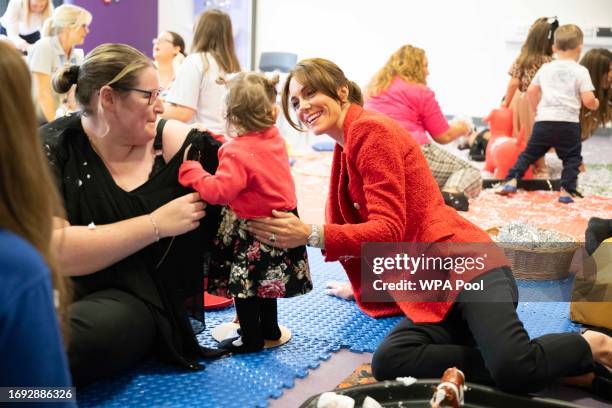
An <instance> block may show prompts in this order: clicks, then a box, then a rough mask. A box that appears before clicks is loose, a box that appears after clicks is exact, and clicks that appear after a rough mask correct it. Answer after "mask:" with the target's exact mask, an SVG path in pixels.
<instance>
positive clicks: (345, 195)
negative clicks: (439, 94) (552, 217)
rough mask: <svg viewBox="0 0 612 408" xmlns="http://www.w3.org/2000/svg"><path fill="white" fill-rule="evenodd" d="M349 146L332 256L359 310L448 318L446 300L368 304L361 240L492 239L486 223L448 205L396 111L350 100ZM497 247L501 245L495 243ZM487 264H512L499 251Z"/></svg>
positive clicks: (335, 202) (339, 156) (332, 200)
mask: <svg viewBox="0 0 612 408" xmlns="http://www.w3.org/2000/svg"><path fill="white" fill-rule="evenodd" d="M343 127H344V147H342V146H340V145H338V144H337V145H336V147H335V150H334V157H333V162H332V169H331V178H330V188H329V196H328V199H327V207H326V221H327V223H326V224H325V229H324V233H325V257H326V260H327V261H340V263H341V264H342V265H343V267H344V269H345V271H346V273H347V275H348V277H349V280H350V282H351V285H352V287H353V291H354V294H355V299H356V301H357V303H358V304H359V306H360V308H361V309H362V310H363V311H364V312H365V313H367V314H368V315H370V316H374V317H380V316H389V315H392V314H398V313H401V312H403V313H404V314H405V315H406V316H408V317H409V318H410V319H412V320H413V321H414V322H416V323H437V322H440V321H442V320H444V317H445V316H446V314H447V313H448V311H449V310H450V308H451V306H452V304H453V302H454V299H455V297H456V296H455V297H452V296H451V298H450V301H446V302H397V303H394V302H363V301H362V300H361V284H362V282H361V259H360V256H361V245H362V243H367V242H408V243H444V242H450V243H490V242H492V241H491V238H490V237H489V235H488V234H487V233H486V232H484V231H483V230H482V229H480V228H479V227H477V226H476V225H474V224H472V223H470V222H469V221H467V220H466V219H464V218H463V217H461V216H460V215H459V214H458V213H457V212H456V211H455V210H454V209H452V208H451V207H448V206H446V205H445V204H444V199H443V198H442V195H441V193H440V189H439V187H438V185H437V184H436V181H435V180H434V178H433V176H432V174H431V171H430V169H429V167H428V165H427V161H426V159H425V156H423V153H422V151H421V148H420V146H419V145H418V144H417V143H416V142H415V141H414V139H413V138H412V137H410V135H409V134H408V133H407V132H406V130H404V129H403V128H402V127H401V126H399V125H398V124H397V123H396V122H394V121H393V120H392V119H390V118H389V117H387V116H385V115H382V114H379V113H375V112H372V111H368V110H364V109H363V108H362V107H360V106H358V105H351V107H350V108H349V111H348V113H347V115H346V117H345V120H344V125H343ZM495 248H496V247H495ZM493 255H495V256H489V259H488V260H487V264H486V266H487V269H486V270H481V271H477V270H470V271H467V272H465V273H464V274H463V275H462V276H461V279H463V280H465V281H466V282H469V281H471V280H473V279H474V278H476V277H478V276H479V275H480V274H482V273H485V272H487V271H488V270H491V269H493V268H496V267H500V266H506V265H509V263H508V261H507V259H506V258H505V257H504V256H503V253H501V252H500V251H499V252H495V253H494V254H493Z"/></svg>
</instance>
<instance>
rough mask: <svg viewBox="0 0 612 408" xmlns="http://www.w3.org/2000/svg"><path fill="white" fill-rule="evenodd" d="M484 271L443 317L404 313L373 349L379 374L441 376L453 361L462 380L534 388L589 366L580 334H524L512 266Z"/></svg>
mask: <svg viewBox="0 0 612 408" xmlns="http://www.w3.org/2000/svg"><path fill="white" fill-rule="evenodd" d="M481 278H482V279H483V283H484V290H483V291H470V292H467V291H464V292H462V293H461V294H460V295H459V297H458V299H457V302H456V303H455V305H454V306H453V308H452V309H451V311H450V314H449V315H448V316H447V318H446V319H445V320H444V321H443V322H441V323H436V324H415V323H413V322H412V321H410V320H409V319H404V320H402V321H401V322H400V323H399V324H398V325H397V326H396V327H395V328H394V329H393V330H392V331H391V332H390V333H389V334H388V335H387V337H386V338H385V339H384V340H383V341H382V343H381V344H380V346H379V347H378V349H377V350H376V352H375V353H374V357H373V359H372V373H373V374H374V376H375V377H376V379H378V380H391V379H395V378H396V377H405V376H413V377H416V378H440V377H441V376H442V374H443V373H444V370H446V369H447V368H449V367H457V368H459V369H461V370H463V372H464V373H465V375H466V380H467V381H471V382H476V383H482V384H488V385H496V386H497V387H499V388H501V389H502V390H505V391H508V392H535V391H537V390H540V389H542V388H544V387H545V386H547V385H548V384H550V383H551V382H553V381H554V380H555V379H557V378H559V377H565V376H575V375H580V374H586V373H588V372H591V371H593V367H594V362H593V357H592V353H591V349H590V347H589V345H588V343H587V342H586V341H585V340H584V339H583V338H582V336H581V335H580V334H577V333H560V334H548V335H545V336H542V337H539V338H537V339H534V340H530V339H529V336H528V335H527V332H526V331H525V329H524V327H523V324H522V323H521V321H520V320H519V319H518V316H517V314H516V305H517V299H518V290H517V287H516V283H515V281H514V278H513V276H512V271H511V270H510V269H509V268H499V269H494V270H492V271H490V272H488V273H487V274H485V275H483V276H482V277H481Z"/></svg>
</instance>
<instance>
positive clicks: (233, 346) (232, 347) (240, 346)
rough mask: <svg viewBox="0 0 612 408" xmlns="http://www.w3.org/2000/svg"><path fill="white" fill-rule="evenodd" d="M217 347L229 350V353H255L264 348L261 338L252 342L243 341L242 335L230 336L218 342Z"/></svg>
mask: <svg viewBox="0 0 612 408" xmlns="http://www.w3.org/2000/svg"><path fill="white" fill-rule="evenodd" d="M219 348H220V349H224V350H227V351H229V352H230V353H235V354H241V353H255V352H258V351H261V350H262V349H263V348H264V342H263V339H261V342H256V343H253V344H248V343H243V342H242V337H240V336H238V337H230V338H229V339H225V340H223V341H221V342H220V343H219Z"/></svg>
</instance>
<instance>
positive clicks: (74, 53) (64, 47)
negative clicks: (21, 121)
mask: <svg viewBox="0 0 612 408" xmlns="http://www.w3.org/2000/svg"><path fill="white" fill-rule="evenodd" d="M91 19H92V16H91V13H89V11H87V10H85V9H84V8H81V7H78V6H73V5H70V4H65V5H62V6H59V7H58V8H56V9H55V10H54V11H53V15H52V16H51V17H50V18H48V19H47V20H46V21H45V24H44V26H43V29H42V34H43V38H42V39H41V40H40V41H38V42H37V43H36V44H35V45H34V46H33V47H32V49H31V51H30V53H29V57H28V65H29V67H30V71H32V74H33V76H34V83H35V85H34V89H35V92H34V94H35V96H36V98H35V99H36V100H37V101H38V104H39V108H40V110H41V112H40V113H39V115H40V116H41V118H40V120H41V122H50V121H52V120H53V119H55V118H56V117H57V116H62V114H63V113H64V111H66V110H68V109H67V107H65V106H62V105H64V104H65V103H67V100H62V99H66V96H65V95H64V96H60V95H59V94H58V93H57V92H54V91H53V88H52V86H51V78H52V77H53V75H54V74H55V73H56V72H57V71H58V70H59V69H60V68H62V66H63V65H64V64H76V65H78V64H80V63H81V62H82V61H83V50H81V49H77V48H75V46H76V45H80V44H83V41H85V37H86V36H87V34H88V33H89V24H91ZM68 91H70V89H67V90H66V91H65V93H66V94H67V93H68ZM60 107H61V108H63V109H60V110H59V112H58V108H60Z"/></svg>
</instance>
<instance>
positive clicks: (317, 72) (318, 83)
mask: <svg viewBox="0 0 612 408" xmlns="http://www.w3.org/2000/svg"><path fill="white" fill-rule="evenodd" d="M292 78H295V79H296V80H298V81H299V82H300V84H302V86H304V88H308V89H311V90H313V91H315V92H321V93H323V94H324V95H327V96H329V97H330V98H332V99H335V100H337V101H338V102H342V101H341V100H340V97H339V96H338V90H339V89H340V88H341V87H343V86H346V87H348V91H349V92H348V101H349V102H350V103H355V104H357V105H360V106H363V95H362V93H361V88H359V85H357V84H356V83H355V82H353V81H349V80H348V79H347V78H346V76H345V75H344V72H343V71H342V70H341V69H340V67H338V66H337V65H336V64H334V63H333V62H331V61H329V60H326V59H323V58H310V59H305V60H302V61H300V62H298V63H297V65H296V66H295V67H294V68H293V69H292V70H291V71H290V72H289V76H288V77H287V81H286V82H285V85H284V86H283V94H282V98H281V101H282V106H283V113H284V115H285V117H286V118H287V121H288V122H289V124H290V125H291V126H292V127H293V128H295V129H297V130H299V131H303V130H304V129H302V128H301V127H300V126H299V125H298V124H297V123H295V122H294V121H293V119H292V118H291V115H290V113H289V83H290V82H291V79H292Z"/></svg>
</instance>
